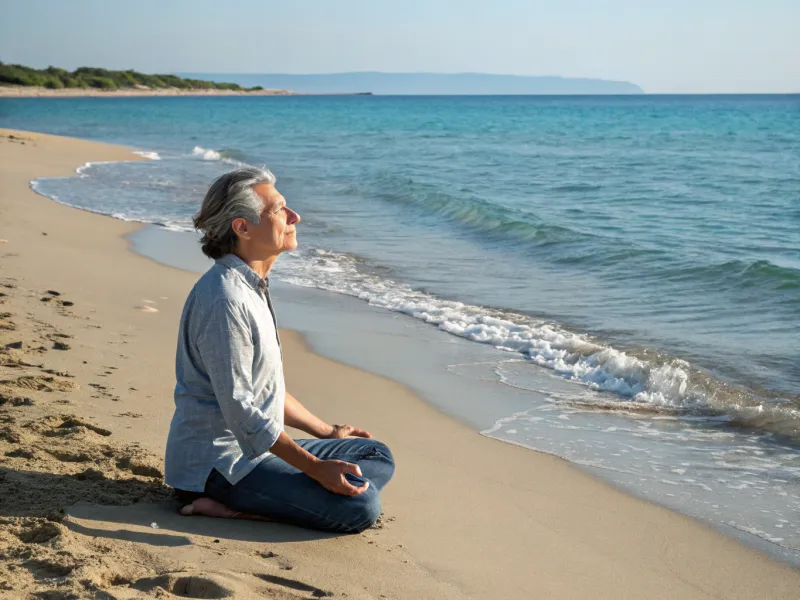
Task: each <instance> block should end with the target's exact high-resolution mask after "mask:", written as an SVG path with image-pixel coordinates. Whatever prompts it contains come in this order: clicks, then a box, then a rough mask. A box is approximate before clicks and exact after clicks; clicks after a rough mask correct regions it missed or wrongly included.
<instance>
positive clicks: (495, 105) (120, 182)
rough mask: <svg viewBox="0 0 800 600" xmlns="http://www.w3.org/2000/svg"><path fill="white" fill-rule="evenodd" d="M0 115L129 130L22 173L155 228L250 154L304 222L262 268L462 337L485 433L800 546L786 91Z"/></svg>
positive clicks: (144, 102)
mask: <svg viewBox="0 0 800 600" xmlns="http://www.w3.org/2000/svg"><path fill="white" fill-rule="evenodd" d="M0 126H2V127H11V128H18V129H29V130H35V131H42V132H46V133H55V134H61V135H68V136H75V137H80V138H86V139H93V140H99V141H106V142H115V143H122V144H127V145H132V146H134V147H136V148H138V149H139V152H140V153H141V154H142V155H143V156H145V157H147V158H150V159H152V160H148V161H143V162H135V163H134V162H132V163H93V164H90V165H85V166H83V167H81V168H80V169H78V172H77V173H76V176H74V177H71V178H62V179H39V180H37V181H35V182H33V183H32V186H33V187H34V189H35V190H36V191H38V192H39V193H42V194H44V195H46V196H49V197H51V198H53V199H55V200H57V201H59V202H63V203H65V204H69V205H72V206H76V207H79V208H83V209H86V210H91V211H96V212H101V213H105V214H109V215H112V216H114V217H117V218H120V219H126V220H133V221H141V222H144V223H151V224H154V226H155V227H158V228H161V229H164V230H171V231H175V232H181V231H183V232H186V231H191V217H192V215H193V214H194V212H195V211H196V210H197V208H198V206H199V203H200V202H201V200H202V197H203V194H204V191H205V189H206V188H207V187H208V185H209V183H210V182H211V181H212V180H213V179H214V177H216V176H217V175H219V174H221V173H223V172H225V171H226V170H229V169H232V168H234V167H235V166H237V165H241V164H251V165H258V166H263V165H267V166H269V168H271V169H272V170H273V171H274V172H275V173H276V175H277V176H278V188H279V189H280V190H281V192H282V193H283V194H284V196H285V197H286V198H287V200H288V202H289V205H290V206H292V207H293V208H295V209H296V210H297V211H298V212H299V213H300V214H301V215H302V217H303V221H302V223H301V224H300V226H299V239H300V243H301V248H300V249H299V250H298V251H297V252H295V253H293V254H292V255H290V256H287V257H285V258H284V259H282V260H281V261H279V263H278V265H277V266H276V268H275V270H274V276H275V277H276V278H277V279H279V280H281V281H283V282H285V283H286V284H291V285H293V286H300V287H305V288H316V289H318V290H323V291H326V292H333V293H336V294H341V295H346V296H350V297H353V298H356V299H358V302H360V303H361V304H362V305H364V306H365V307H366V306H367V304H368V305H371V308H370V311H373V312H374V310H378V311H379V312H381V311H382V312H385V313H394V314H398V313H399V314H403V315H406V316H407V317H408V319H409V322H411V321H412V320H413V321H414V323H416V324H417V325H418V326H415V327H414V328H412V329H411V331H417V332H419V333H418V341H419V344H420V345H421V346H422V345H424V346H425V347H426V350H425V351H426V352H434V353H435V352H436V344H431V343H429V342H431V340H434V338H430V337H429V336H430V335H434V336H438V335H441V336H442V337H443V338H444V337H447V338H452V337H453V336H455V337H456V338H460V339H461V340H463V341H464V343H470V344H472V346H470V347H474V348H475V349H476V350H475V356H476V357H480V360H474V361H472V362H467V363H450V362H448V361H447V360H444V358H443V355H442V362H441V369H440V370H441V372H442V377H451V378H452V377H456V378H458V380H459V381H463V382H470V381H481V382H491V383H493V384H494V385H493V387H492V390H493V391H492V392H491V393H490V394H487V395H486V397H485V400H484V401H485V402H486V403H491V404H492V411H490V412H492V413H493V414H495V415H499V416H497V418H494V419H492V421H491V422H487V423H483V424H480V428H481V429H482V430H483V433H484V434H486V435H489V436H492V437H496V438H498V439H501V440H504V441H507V442H510V443H515V444H519V445H523V446H526V447H530V448H533V449H537V450H542V451H546V452H552V453H555V454H557V455H559V456H563V457H564V458H566V459H568V460H570V461H573V462H575V463H577V464H580V465H582V466H583V467H584V468H588V469H589V470H592V471H593V472H595V473H598V474H600V475H601V476H603V477H605V478H607V479H608V480H610V481H612V482H613V483H615V484H617V485H620V486H622V487H624V488H626V489H629V490H631V491H633V492H634V493H637V494H639V495H641V496H643V497H646V498H648V499H651V500H655V501H657V502H661V503H663V504H666V505H667V506H671V507H673V508H676V509H678V510H681V511H683V512H685V513H688V514H691V515H693V516H696V517H698V518H701V519H704V520H706V521H708V522H710V523H712V524H714V525H716V526H718V527H720V528H722V529H726V530H731V531H735V532H737V535H739V536H740V537H742V538H744V539H752V540H753V541H756V542H757V543H758V544H759V545H761V547H764V548H766V549H768V550H770V551H772V552H773V553H774V554H775V555H777V556H780V557H782V558H785V559H787V560H790V561H791V562H794V563H796V564H800V96H796V95H795V96H671V97H670V96H636V97H630V96H629V97H622V96H620V97H513V96H511V97H381V96H373V97H369V96H367V97H364V96H340V97H336V96H331V97H314V96H308V97H253V98H247V97H227V98H225V97H219V98H109V99H103V98H53V99H49V98H48V99H0ZM177 237H179V236H176V239H177ZM184 238H185V236H184ZM433 332H436V333H435V334H434V333H433ZM347 336H348V332H346V331H345V332H343V333H342V336H341V337H342V340H343V341H342V344H345V343H346V339H347ZM437 339H438V338H437ZM434 341H435V340H434ZM446 346H447V344H444V345H442V348H445V347H446ZM431 348H433V350H431ZM332 352H333V353H334V354H335V352H336V351H335V350H332ZM431 356H433V355H431ZM429 363H431V364H439V363H438V362H437V360H436V359H435V357H434V358H431V360H430V361H429ZM387 369H388V372H389V374H393V375H394V376H395V377H396V378H398V379H400V380H403V379H404V378H405V379H407V380H410V381H413V379H414V373H408V372H403V371H402V369H401V367H399V366H398V367H395V371H394V372H393V371H392V370H391V367H387ZM437 389H438V390H439V391H437V392H436V393H437V394H440V395H441V394H445V395H446V394H447V391H446V388H444V389H442V388H437ZM433 393H434V392H431V394H433ZM506 395H507V397H508V398H511V396H512V395H513V398H514V401H513V402H511V401H510V400H508V401H507V399H506ZM520 398H523V399H525V398H527V399H528V400H523V404H522V405H520V402H521V401H520ZM434 400H435V399H434ZM450 402H451V408H452V411H453V412H455V413H458V402H457V399H455V400H454V399H451V400H450ZM525 402H527V404H525ZM512 405H513V407H514V410H513V411H511V409H510V408H509V412H508V413H507V414H504V413H503V407H505V406H508V407H511V406H512ZM487 414H488V413H487Z"/></svg>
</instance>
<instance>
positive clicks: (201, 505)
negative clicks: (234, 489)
mask: <svg viewBox="0 0 800 600" xmlns="http://www.w3.org/2000/svg"><path fill="white" fill-rule="evenodd" d="M181 514H182V515H186V516H187V517H188V516H202V517H214V518H217V519H249V520H251V521H271V520H272V519H269V518H267V517H262V516H261V515H251V514H250V513H244V512H239V511H238V510H232V509H230V508H228V507H227V506H225V505H224V504H223V503H222V502H217V501H216V500H212V499H211V498H198V499H197V500H195V501H194V502H192V503H191V504H187V505H186V506H184V507H183V508H181Z"/></svg>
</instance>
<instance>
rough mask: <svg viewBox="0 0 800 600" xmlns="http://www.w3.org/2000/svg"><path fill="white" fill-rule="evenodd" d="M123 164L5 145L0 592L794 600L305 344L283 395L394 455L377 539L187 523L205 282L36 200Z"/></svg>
mask: <svg viewBox="0 0 800 600" xmlns="http://www.w3.org/2000/svg"><path fill="white" fill-rule="evenodd" d="M104 95H105V94H104ZM117 160H141V158H140V157H138V156H136V155H133V154H132V153H131V151H130V150H129V149H128V148H125V147H116V146H110V145H105V144H99V143H93V142H86V141H81V140H74V139H69V138H62V137H57V136H48V135H42V134H36V133H28V132H19V131H10V130H0V557H2V565H0V596H2V597H8V598H32V597H40V598H64V599H66V598H120V599H122V598H149V597H164V598H169V597H194V598H224V597H235V598H315V597H327V596H330V597H347V598H559V599H560V598H576V599H577V598H600V599H604V598H608V599H612V598H614V599H616V598H632V599H633V598H636V599H642V598H679V599H684V598H686V599H695V598H696V599H701V598H725V599H728V598H730V599H743V600H744V599H751V598H763V599H769V598H786V599H790V598H791V599H796V598H797V597H798V595H799V594H800V570H797V569H793V568H791V567H789V566H787V565H784V564H781V563H778V562H776V561H774V560H772V559H770V558H768V557H766V556H764V555H762V554H760V553H758V552H757V551H755V550H753V549H751V548H749V547H746V546H744V545H742V544H741V543H739V542H737V541H735V540H732V539H729V538H727V537H725V536H723V535H721V534H720V533H718V532H716V531H715V530H713V529H712V528H710V527H707V526H705V525H702V524H700V523H698V522H696V521H694V520H692V519H689V518H687V517H684V516H681V515H679V514H677V513H674V512H672V511H669V510H667V509H664V508H661V507H658V506H655V505H652V504H649V503H646V502H644V501H641V500H638V499H636V498H634V497H632V496H629V495H627V494H624V493H622V492H620V491H618V490H615V489H613V488H612V487H610V486H608V485H606V484H604V483H602V482H600V481H598V480H596V479H594V478H592V477H590V476H588V475H586V474H585V473H583V472H581V471H579V470H578V469H576V468H574V467H572V466H571V465H569V464H568V463H566V462H565V461H562V460H560V459H558V458H555V457H552V456H549V455H545V454H539V453H535V452H532V451H530V450H527V449H524V448H520V447H516V446H513V445H509V444H504V443H502V442H499V441H496V440H492V439H489V438H487V437H483V436H481V435H479V434H478V433H477V432H476V431H474V430H472V429H470V428H469V427H467V426H466V425H463V424H461V423H460V422H457V421H455V420H453V419H451V418H449V417H447V416H445V415H443V414H442V413H440V412H438V411H437V410H435V409H434V408H432V407H431V406H429V405H428V404H426V403H425V402H424V401H423V400H421V399H420V398H418V397H417V396H415V395H414V394H413V393H412V392H411V391H409V390H408V389H406V388H405V387H403V386H401V385H399V384H397V383H394V382H392V381H389V380H386V379H383V378H381V377H378V376H376V375H373V374H370V373H367V372H363V371H359V370H357V369H354V368H352V367H348V366H345V365H342V364H339V363H337V362H335V361H332V360H329V359H327V358H323V357H320V356H318V355H316V354H314V353H313V352H311V351H310V350H309V349H308V347H307V346H306V344H305V343H304V341H303V339H302V337H301V336H299V335H297V334H295V333H293V332H291V331H284V332H283V333H282V339H283V342H284V352H285V359H286V369H287V371H286V375H287V385H288V389H289V390H290V391H291V392H292V393H293V394H294V395H295V396H297V397H298V398H299V399H300V400H301V401H302V402H304V403H305V404H306V405H307V406H308V407H309V408H310V409H311V410H313V411H314V412H316V413H317V414H319V415H320V416H322V417H323V418H324V419H327V420H328V421H330V422H348V423H352V424H354V425H357V426H359V427H364V428H366V429H368V430H369V431H371V432H372V433H373V435H375V437H377V438H378V439H381V440H382V441H384V442H386V443H387V444H388V445H389V446H390V447H391V448H392V450H393V452H394V455H395V458H396V460H397V464H398V468H397V473H396V476H395V479H394V480H393V481H392V483H391V484H390V485H389V486H388V487H387V489H386V490H385V492H384V494H383V506H384V515H383V517H382V519H381V521H380V522H379V524H378V526H376V527H375V528H373V529H370V530H368V531H367V532H365V533H364V534H361V535H356V536H334V535H327V534H320V533H316V532H312V531H305V530H301V529H297V528H294V527H290V526H285V525H280V524H274V523H252V522H244V521H225V520H215V519H207V518H201V517H181V516H180V515H179V514H177V512H176V506H177V505H176V504H175V502H174V501H173V500H172V498H171V496H170V491H169V489H168V488H166V487H165V486H164V485H163V481H162V471H163V470H162V456H163V450H164V444H165V441H166V435H167V430H168V427H169V420H170V418H171V415H172V407H173V403H172V388H173V385H174V375H173V365H174V348H175V334H176V331H177V326H178V319H179V316H180V311H181V308H182V304H183V300H184V298H185V297H186V294H187V293H188V291H189V289H190V288H191V286H192V285H193V283H194V281H195V280H196V278H197V275H196V274H193V273H188V272H184V271H181V270H177V269H173V268H169V267H165V266H163V265H159V264H156V263H154V262H152V261H150V260H148V259H146V258H143V257H141V256H138V255H136V254H134V253H132V252H131V251H130V250H129V248H128V243H127V242H126V240H125V239H124V238H123V236H124V235H125V234H127V233H130V232H132V231H133V230H135V229H136V228H137V227H138V226H137V225H136V224H132V223H126V222H122V221H118V220H115V219H112V218H109V217H105V216H101V215H97V214H92V213H88V212H84V211H80V210H76V209H73V208H70V207H67V206H63V205H60V204H57V203H55V202H53V201H51V200H49V199H47V198H45V197H42V196H39V195H37V194H36V193H34V192H33V191H31V190H30V187H29V182H30V181H31V180H32V179H34V178H36V177H42V176H69V175H71V174H73V173H74V172H75V168H76V167H79V166H80V165H82V164H84V163H86V162H87V161H117ZM199 200H200V199H198V202H199ZM299 237H300V243H302V230H301V233H300V236H299ZM198 252H199V249H198ZM280 308H281V307H280V306H279V305H278V306H276V310H277V313H278V317H280Z"/></svg>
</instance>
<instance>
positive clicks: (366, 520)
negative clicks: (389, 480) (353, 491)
mask: <svg viewBox="0 0 800 600" xmlns="http://www.w3.org/2000/svg"><path fill="white" fill-rule="evenodd" d="M347 505H348V511H347V518H346V519H345V522H344V523H343V525H344V529H345V530H346V531H347V532H348V533H361V532H362V531H364V530H365V529H367V528H369V527H371V526H372V525H373V524H375V522H376V521H377V520H378V517H380V516H381V499H380V496H379V495H378V490H377V489H374V488H372V487H370V488H368V489H367V491H366V492H363V493H361V494H359V495H358V496H353V497H352V498H351V499H350V501H348V503H347Z"/></svg>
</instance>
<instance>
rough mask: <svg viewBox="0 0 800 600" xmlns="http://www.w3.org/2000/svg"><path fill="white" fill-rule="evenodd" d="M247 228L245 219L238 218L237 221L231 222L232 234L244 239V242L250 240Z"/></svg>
mask: <svg viewBox="0 0 800 600" xmlns="http://www.w3.org/2000/svg"><path fill="white" fill-rule="evenodd" d="M247 228H248V223H247V219H243V218H241V217H240V218H238V219H234V220H233V222H231V229H233V232H234V233H235V234H236V235H238V236H239V237H241V238H244V239H246V240H248V239H250V232H249V231H248V229H247Z"/></svg>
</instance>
